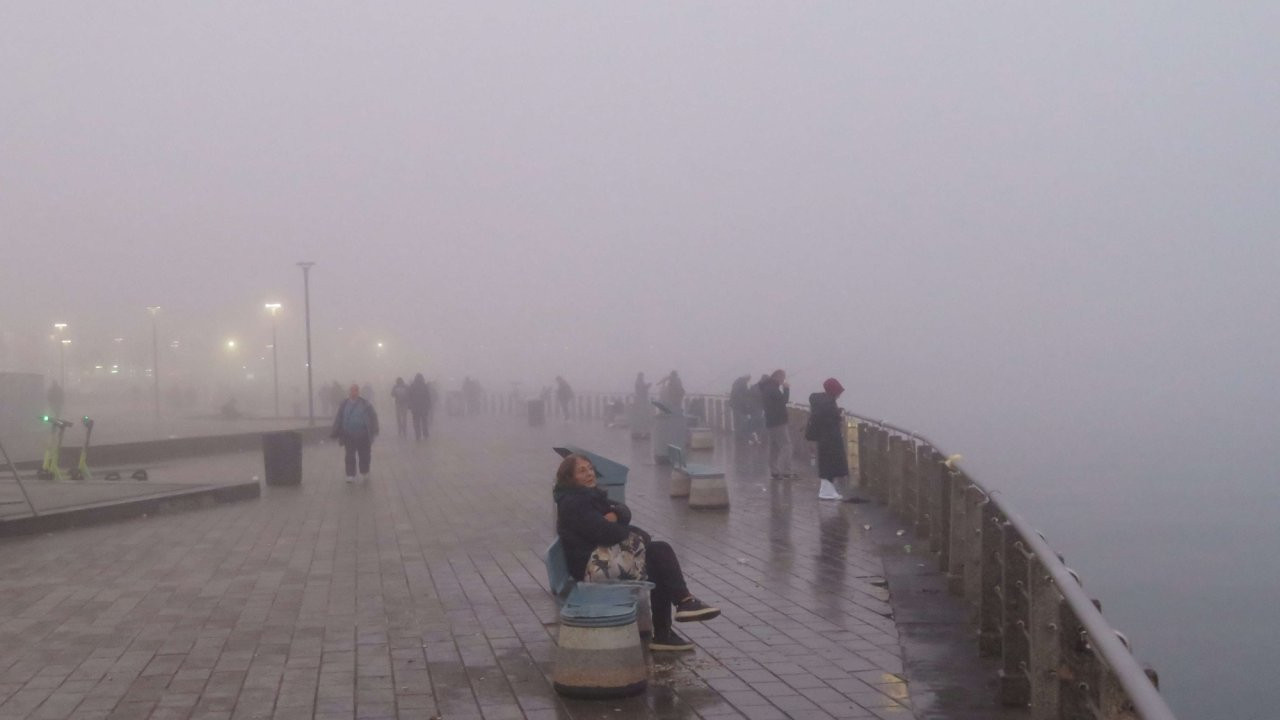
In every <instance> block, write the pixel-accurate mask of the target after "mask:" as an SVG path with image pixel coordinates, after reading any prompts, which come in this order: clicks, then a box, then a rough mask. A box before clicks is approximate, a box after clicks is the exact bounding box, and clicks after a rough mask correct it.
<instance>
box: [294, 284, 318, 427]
mask: <svg viewBox="0 0 1280 720" xmlns="http://www.w3.org/2000/svg"><path fill="white" fill-rule="evenodd" d="M314 266H315V263H313V262H300V263H298V267H300V268H302V297H303V303H304V313H305V314H306V318H307V424H308V425H315V424H316V394H315V391H314V390H313V389H312V387H311V268H312V267H314Z"/></svg>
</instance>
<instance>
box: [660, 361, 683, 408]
mask: <svg viewBox="0 0 1280 720" xmlns="http://www.w3.org/2000/svg"><path fill="white" fill-rule="evenodd" d="M658 387H660V388H662V393H661V397H660V399H659V402H661V403H662V404H663V405H666V406H667V408H668V409H670V410H671V412H673V413H676V414H677V415H678V414H680V413H683V412H684V383H683V382H681V381H680V373H677V372H676V371H675V370H672V371H671V374H670V375H668V376H666V377H664V378H662V379H661V380H659V381H658Z"/></svg>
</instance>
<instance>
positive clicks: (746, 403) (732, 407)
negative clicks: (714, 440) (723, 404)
mask: <svg viewBox="0 0 1280 720" xmlns="http://www.w3.org/2000/svg"><path fill="white" fill-rule="evenodd" d="M750 383H751V375H743V376H742V377H739V378H737V379H736V380H734V381H733V385H732V386H730V388H729V411H730V412H732V413H733V436H734V438H735V439H737V440H745V439H746V438H748V437H749V436H750V434H751V387H750Z"/></svg>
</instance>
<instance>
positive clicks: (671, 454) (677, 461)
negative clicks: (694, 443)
mask: <svg viewBox="0 0 1280 720" xmlns="http://www.w3.org/2000/svg"><path fill="white" fill-rule="evenodd" d="M667 461H668V462H670V463H671V467H673V468H676V469H678V470H683V469H684V468H685V465H684V448H682V447H680V446H679V445H668V446H667Z"/></svg>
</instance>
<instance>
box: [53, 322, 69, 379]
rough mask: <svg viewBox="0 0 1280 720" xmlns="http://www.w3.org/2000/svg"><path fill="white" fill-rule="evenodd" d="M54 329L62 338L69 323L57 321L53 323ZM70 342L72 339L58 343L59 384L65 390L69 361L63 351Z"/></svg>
mask: <svg viewBox="0 0 1280 720" xmlns="http://www.w3.org/2000/svg"><path fill="white" fill-rule="evenodd" d="M53 329H54V330H57V331H58V338H61V337H62V333H63V331H64V330H66V329H67V324H66V323H64V322H56V323H54V324H53ZM68 342H70V341H69V340H63V341H62V342H61V343H59V344H58V366H59V370H58V384H59V385H61V386H62V389H63V390H64V391H65V390H66V389H67V362H66V356H65V354H64V353H63V348H64V347H65V345H66V344H67V343H68Z"/></svg>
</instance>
